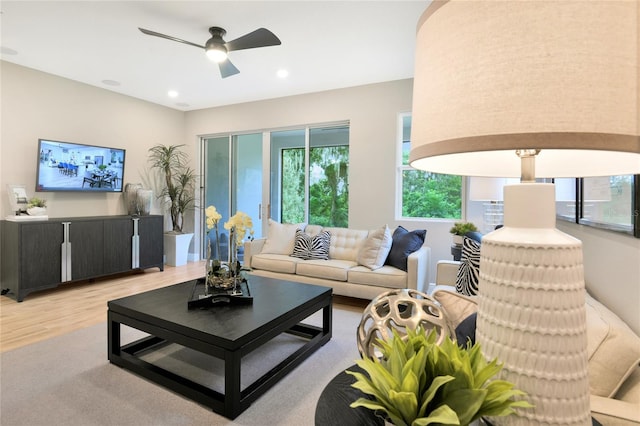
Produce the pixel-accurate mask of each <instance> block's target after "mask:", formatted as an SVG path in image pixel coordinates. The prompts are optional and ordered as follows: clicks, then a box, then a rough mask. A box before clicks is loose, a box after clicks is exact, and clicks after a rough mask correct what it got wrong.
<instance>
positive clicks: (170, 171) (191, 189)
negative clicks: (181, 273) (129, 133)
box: [148, 145, 196, 234]
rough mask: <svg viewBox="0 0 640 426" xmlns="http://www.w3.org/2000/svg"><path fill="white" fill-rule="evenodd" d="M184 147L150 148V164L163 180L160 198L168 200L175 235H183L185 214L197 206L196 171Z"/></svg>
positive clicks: (156, 146) (162, 146)
mask: <svg viewBox="0 0 640 426" xmlns="http://www.w3.org/2000/svg"><path fill="white" fill-rule="evenodd" d="M183 146H184V145H155V146H153V147H152V148H149V160H148V161H149V162H150V163H151V167H152V168H153V169H156V170H157V171H158V172H159V173H160V175H161V177H162V180H163V183H164V187H163V188H161V189H160V191H159V194H158V198H160V199H161V200H167V199H168V209H169V213H170V215H171V224H172V225H173V231H172V232H174V233H177V234H181V233H182V225H183V219H184V213H185V212H186V211H187V210H189V209H191V208H193V206H194V204H195V183H196V174H195V171H194V170H193V169H192V168H191V167H189V165H188V156H187V153H186V152H184V151H182V150H181V148H182V147H183Z"/></svg>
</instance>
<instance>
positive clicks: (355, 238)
mask: <svg viewBox="0 0 640 426" xmlns="http://www.w3.org/2000/svg"><path fill="white" fill-rule="evenodd" d="M324 230H327V231H329V232H330V233H331V244H330V246H329V259H338V260H349V261H351V262H357V259H358V252H359V251H360V247H361V246H362V244H364V241H365V240H366V239H367V236H368V235H369V231H364V230H358V229H348V228H324ZM345 280H346V278H345Z"/></svg>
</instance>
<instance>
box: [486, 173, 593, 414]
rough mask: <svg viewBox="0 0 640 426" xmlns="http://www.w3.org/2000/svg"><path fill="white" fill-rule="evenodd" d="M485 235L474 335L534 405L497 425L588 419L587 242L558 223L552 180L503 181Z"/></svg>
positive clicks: (489, 357)
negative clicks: (493, 222)
mask: <svg viewBox="0 0 640 426" xmlns="http://www.w3.org/2000/svg"><path fill="white" fill-rule="evenodd" d="M504 210H505V211H504V218H505V226H504V227H503V228H501V229H499V230H497V231H495V232H492V233H490V234H488V235H486V236H485V237H484V238H483V239H482V246H481V247H482V248H481V255H480V285H479V288H480V303H479V307H478V319H477V321H478V323H477V330H476V339H477V341H478V342H479V343H480V344H481V345H482V350H483V353H484V354H485V356H486V357H487V358H488V359H493V358H498V361H499V362H502V363H504V369H503V371H502V373H501V377H500V378H502V379H505V380H509V381H511V382H513V383H515V385H516V387H517V388H518V389H521V390H523V391H525V392H527V394H528V400H529V402H531V403H532V404H533V405H535V408H533V409H519V410H518V411H517V414H516V415H512V416H509V417H498V418H492V419H491V421H492V423H494V424H497V425H506V424H509V425H590V424H591V417H590V410H589V381H588V373H587V334H586V314H585V289H584V275H583V265H582V244H581V242H580V241H579V240H577V239H575V238H573V237H571V236H569V235H566V234H564V233H562V232H560V231H558V230H557V229H555V191H554V186H553V185H552V184H539V183H531V184H519V185H512V186H506V187H505V202H504Z"/></svg>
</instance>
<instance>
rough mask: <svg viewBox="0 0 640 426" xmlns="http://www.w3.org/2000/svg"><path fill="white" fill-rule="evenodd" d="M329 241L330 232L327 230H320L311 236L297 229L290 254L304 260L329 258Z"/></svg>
mask: <svg viewBox="0 0 640 426" xmlns="http://www.w3.org/2000/svg"><path fill="white" fill-rule="evenodd" d="M330 243H331V233H330V232H329V231H321V232H320V233H319V234H318V235H316V236H313V237H312V236H311V235H308V234H305V233H304V232H302V231H301V230H300V229H298V230H297V231H296V239H295V242H294V244H293V253H292V254H291V256H293V257H297V258H300V259H305V260H308V259H314V260H329V244H330Z"/></svg>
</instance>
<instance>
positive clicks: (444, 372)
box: [347, 326, 532, 426]
mask: <svg viewBox="0 0 640 426" xmlns="http://www.w3.org/2000/svg"><path fill="white" fill-rule="evenodd" d="M436 337H437V335H436V333H435V332H434V331H433V330H432V331H431V333H429V334H426V333H425V331H424V330H423V329H422V327H420V326H419V327H418V328H417V329H416V330H411V329H407V336H406V338H404V339H403V338H402V337H401V336H400V335H399V334H398V333H397V332H396V331H395V330H394V332H393V337H392V338H391V339H389V340H388V341H384V340H378V345H379V347H380V350H381V353H382V357H381V358H380V359H378V358H376V359H371V358H366V357H365V358H363V359H361V360H358V361H357V362H356V363H357V365H358V366H359V367H360V368H362V369H363V370H364V371H365V372H366V374H362V373H359V372H351V371H347V373H349V374H351V375H353V376H354V377H355V378H356V382H355V383H354V384H353V385H352V386H353V387H354V388H356V389H359V390H360V391H362V392H363V393H365V394H367V395H370V396H372V397H373V399H367V398H359V399H358V400H356V401H355V402H353V403H352V404H351V407H352V408H356V407H365V408H368V409H370V410H374V411H376V412H377V413H378V414H381V415H383V416H384V417H385V419H386V421H388V422H391V423H393V424H394V425H396V426H403V425H414V426H417V425H428V424H432V423H437V424H443V425H468V424H470V423H471V422H474V421H476V420H479V419H480V418H482V417H485V416H496V417H499V416H507V415H510V414H512V413H514V412H515V410H514V409H515V408H529V407H532V405H531V404H529V402H527V401H526V400H525V399H524V397H525V396H526V394H525V393H524V392H522V391H520V390H517V389H514V386H513V384H512V383H510V382H508V381H505V380H496V379H493V377H494V376H495V375H496V374H497V373H499V372H500V370H501V369H502V365H499V364H498V362H497V360H495V359H494V360H492V361H490V362H488V361H487V360H486V359H485V358H484V356H483V355H482V352H481V350H480V345H479V344H477V343H476V344H474V345H473V346H471V345H470V344H468V345H467V347H460V346H458V344H457V343H456V342H454V341H452V340H451V339H450V338H449V337H447V338H445V340H444V342H443V343H442V344H441V345H437V344H436Z"/></svg>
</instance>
